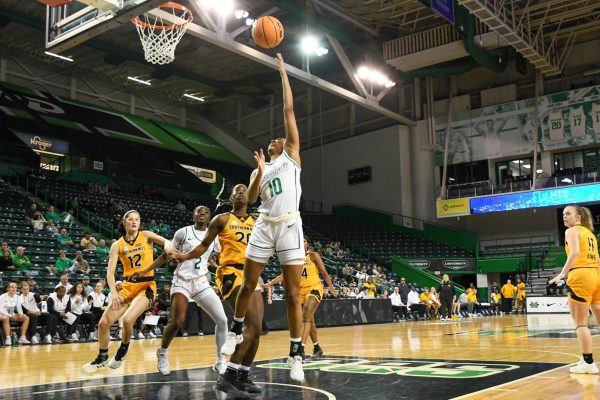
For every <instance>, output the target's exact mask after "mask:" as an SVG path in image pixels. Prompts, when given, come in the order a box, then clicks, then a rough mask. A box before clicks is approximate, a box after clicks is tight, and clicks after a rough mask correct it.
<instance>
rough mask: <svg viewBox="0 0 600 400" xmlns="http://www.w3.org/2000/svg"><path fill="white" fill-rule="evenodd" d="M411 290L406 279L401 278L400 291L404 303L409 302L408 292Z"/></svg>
mask: <svg viewBox="0 0 600 400" xmlns="http://www.w3.org/2000/svg"><path fill="white" fill-rule="evenodd" d="M409 291H410V289H409V288H408V285H407V284H406V279H404V278H400V287H399V292H400V300H402V303H403V304H407V302H408V292H409Z"/></svg>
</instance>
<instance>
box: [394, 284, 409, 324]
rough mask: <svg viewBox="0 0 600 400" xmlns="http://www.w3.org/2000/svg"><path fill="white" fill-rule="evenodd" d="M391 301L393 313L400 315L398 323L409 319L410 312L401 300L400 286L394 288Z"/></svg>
mask: <svg viewBox="0 0 600 400" xmlns="http://www.w3.org/2000/svg"><path fill="white" fill-rule="evenodd" d="M390 300H391V301H392V313H395V314H396V315H398V322H400V320H403V319H406V318H407V317H408V311H407V309H406V304H405V303H403V302H402V299H401V298H400V288H399V287H398V286H396V287H395V288H394V292H393V293H392V294H391V295H390Z"/></svg>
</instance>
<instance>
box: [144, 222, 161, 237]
mask: <svg viewBox="0 0 600 400" xmlns="http://www.w3.org/2000/svg"><path fill="white" fill-rule="evenodd" d="M146 230H149V231H152V232H154V233H156V234H158V233H159V232H160V228H159V227H158V225H157V224H156V220H154V219H151V220H150V223H149V224H148V226H146Z"/></svg>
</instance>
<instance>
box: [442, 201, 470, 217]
mask: <svg viewBox="0 0 600 400" xmlns="http://www.w3.org/2000/svg"><path fill="white" fill-rule="evenodd" d="M436 203H437V216H438V218H444V217H458V216H461V215H469V214H471V208H470V205H469V199H468V198H466V197H464V198H460V199H445V200H444V199H442V200H438V201H437V202H436Z"/></svg>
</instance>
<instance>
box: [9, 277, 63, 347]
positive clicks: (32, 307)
mask: <svg viewBox="0 0 600 400" xmlns="http://www.w3.org/2000/svg"><path fill="white" fill-rule="evenodd" d="M29 289H30V288H29V283H28V282H23V283H21V295H20V296H19V302H20V303H21V308H22V309H23V313H24V314H25V315H27V316H28V317H29V332H28V335H29V337H30V340H31V344H38V343H39V341H38V338H37V336H35V333H36V329H37V326H38V323H39V324H40V325H42V326H44V327H45V333H46V334H45V335H44V343H45V344H52V335H53V334H54V332H56V324H57V323H58V320H57V319H56V316H55V315H52V314H50V313H48V312H41V311H40V309H39V307H38V303H39V302H40V296H38V295H36V294H34V293H32V292H31V291H30V290H29Z"/></svg>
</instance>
